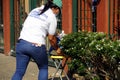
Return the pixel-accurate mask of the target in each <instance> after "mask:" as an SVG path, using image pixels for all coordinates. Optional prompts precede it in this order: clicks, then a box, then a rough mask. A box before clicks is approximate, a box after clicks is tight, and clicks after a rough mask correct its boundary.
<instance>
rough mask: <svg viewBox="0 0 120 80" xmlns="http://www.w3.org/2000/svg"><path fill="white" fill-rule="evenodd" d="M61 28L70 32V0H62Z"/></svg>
mask: <svg viewBox="0 0 120 80" xmlns="http://www.w3.org/2000/svg"><path fill="white" fill-rule="evenodd" d="M62 3H63V7H62V30H64V31H65V33H67V34H68V33H71V32H72V0H62Z"/></svg>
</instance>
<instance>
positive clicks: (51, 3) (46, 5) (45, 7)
mask: <svg viewBox="0 0 120 80" xmlns="http://www.w3.org/2000/svg"><path fill="white" fill-rule="evenodd" d="M49 8H58V9H60V8H59V7H58V6H57V5H55V4H53V2H52V0H48V2H47V3H46V4H45V6H44V8H43V10H42V11H41V13H40V15H41V14H42V13H44V12H45V11H47V10H48V9H49Z"/></svg>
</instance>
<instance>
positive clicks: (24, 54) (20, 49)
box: [12, 40, 48, 80]
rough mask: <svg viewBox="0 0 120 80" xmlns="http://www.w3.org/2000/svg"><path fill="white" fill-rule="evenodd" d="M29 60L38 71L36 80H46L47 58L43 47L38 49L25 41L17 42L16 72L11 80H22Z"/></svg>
mask: <svg viewBox="0 0 120 80" xmlns="http://www.w3.org/2000/svg"><path fill="white" fill-rule="evenodd" d="M31 58H33V59H34V61H35V62H36V64H37V66H38V69H39V75H38V80H48V57H47V53H46V47H45V45H42V46H40V47H38V46H35V45H34V44H32V43H29V42H27V41H25V40H19V42H18V43H17V44H16V71H15V73H14V75H13V77H12V80H22V78H23V76H24V74H25V72H26V68H27V66H28V63H29V61H30V59H31Z"/></svg>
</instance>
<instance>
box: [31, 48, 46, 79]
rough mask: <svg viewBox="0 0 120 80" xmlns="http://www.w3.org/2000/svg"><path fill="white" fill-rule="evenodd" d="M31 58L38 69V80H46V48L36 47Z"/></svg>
mask: <svg viewBox="0 0 120 80" xmlns="http://www.w3.org/2000/svg"><path fill="white" fill-rule="evenodd" d="M32 58H33V59H34V60H35V62H36V64H37V65H38V68H39V75H38V80H48V56H47V53H46V47H45V46H41V47H36V50H35V51H34V53H33V54H32Z"/></svg>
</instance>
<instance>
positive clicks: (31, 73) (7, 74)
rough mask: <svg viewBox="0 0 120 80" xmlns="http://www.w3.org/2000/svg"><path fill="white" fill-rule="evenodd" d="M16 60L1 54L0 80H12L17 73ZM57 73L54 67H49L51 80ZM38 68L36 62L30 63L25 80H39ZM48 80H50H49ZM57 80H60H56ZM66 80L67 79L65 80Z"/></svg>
mask: <svg viewBox="0 0 120 80" xmlns="http://www.w3.org/2000/svg"><path fill="white" fill-rule="evenodd" d="M15 65H16V60H15V57H13V56H5V55H4V54H1V53H0V80H11V76H12V75H13V73H14V71H15ZM54 71H55V68H54V67H50V66H49V67H48V73H49V79H50V78H51V75H52V74H53V72H54ZM37 75H38V68H37V66H36V64H35V63H34V62H32V61H31V62H30V63H29V65H28V68H27V71H26V74H25V76H24V78H23V80H37ZM49 79H48V80H49ZM55 80H59V79H58V78H56V79H55ZM64 80H66V79H64Z"/></svg>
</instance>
